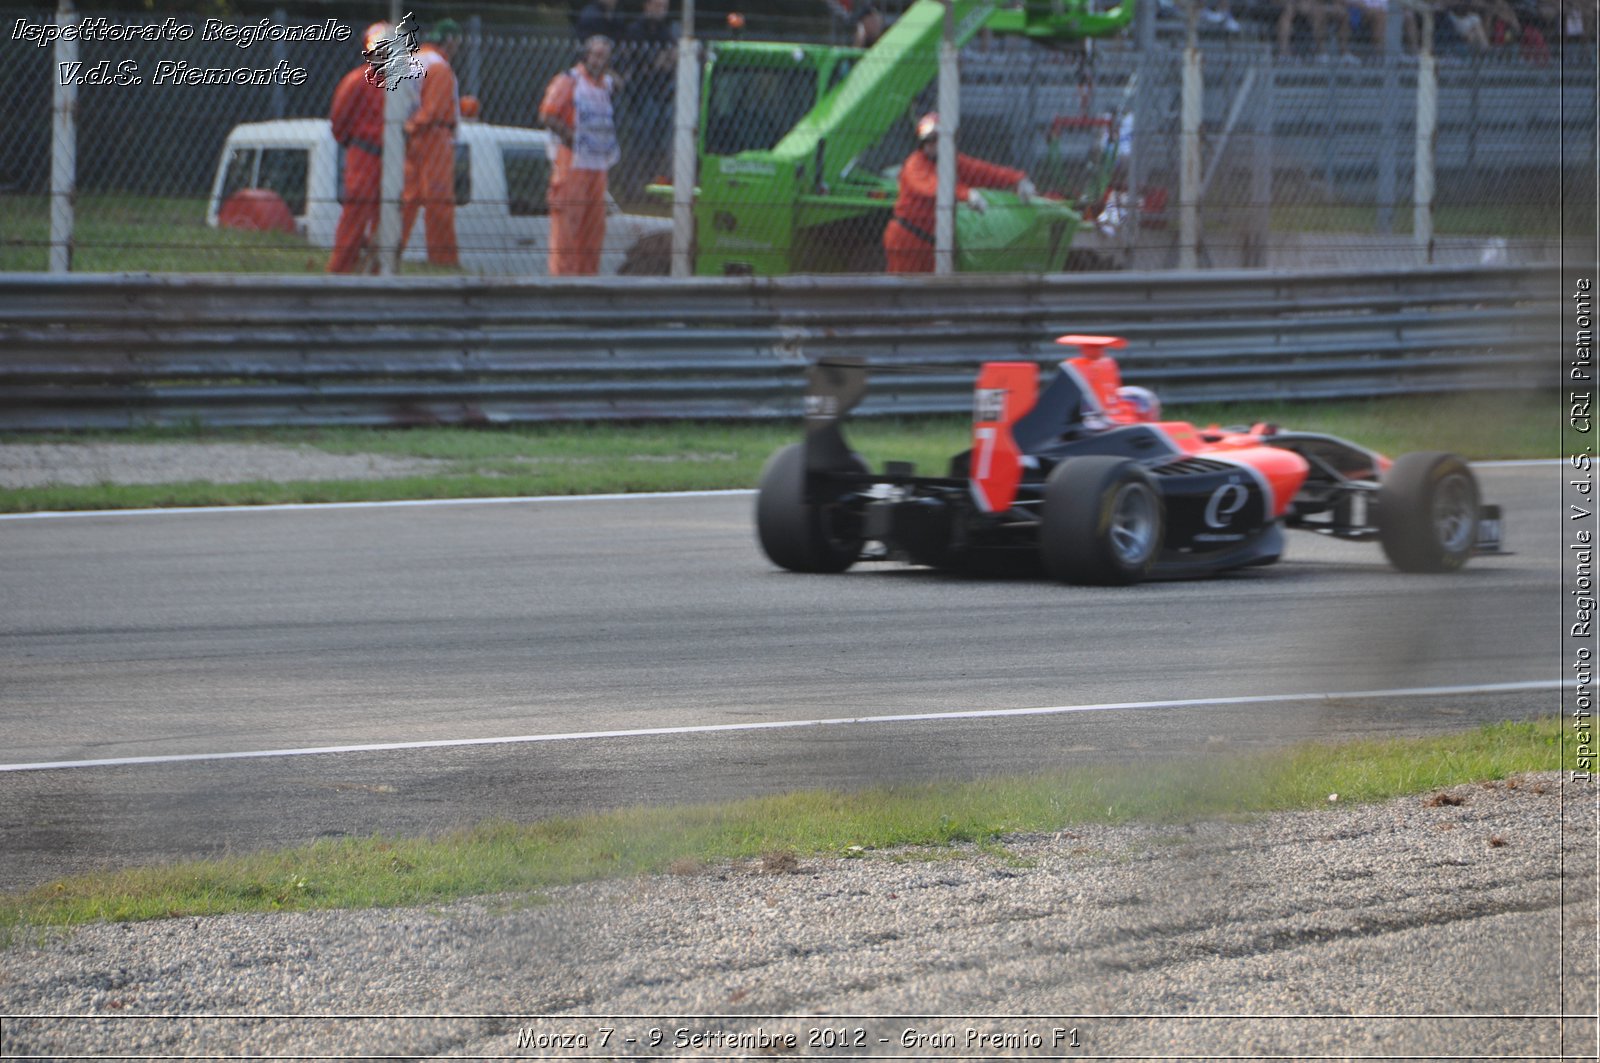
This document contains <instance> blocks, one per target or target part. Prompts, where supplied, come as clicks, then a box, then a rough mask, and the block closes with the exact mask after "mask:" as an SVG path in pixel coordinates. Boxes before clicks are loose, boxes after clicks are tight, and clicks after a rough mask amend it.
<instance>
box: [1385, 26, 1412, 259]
mask: <svg viewBox="0 0 1600 1063" xmlns="http://www.w3.org/2000/svg"><path fill="white" fill-rule="evenodd" d="M1406 11H1407V9H1406V8H1404V7H1399V6H1397V7H1396V8H1395V10H1393V11H1391V12H1390V15H1389V20H1388V22H1387V23H1386V24H1385V26H1384V34H1383V99H1384V103H1385V106H1384V108H1383V116H1382V118H1381V119H1380V123H1379V134H1378V135H1379V147H1378V232H1380V233H1383V234H1384V235H1388V234H1389V233H1392V232H1394V208H1395V200H1396V199H1397V198H1398V196H1399V192H1398V191H1397V187H1396V186H1397V184H1398V180H1397V177H1396V171H1397V170H1398V169H1399V165H1400V163H1399V159H1398V158H1397V156H1398V155H1399V152H1400V146H1399V144H1398V143H1397V141H1398V139H1399V138H1398V137H1397V136H1396V135H1395V134H1396V118H1397V117H1398V116H1397V114H1396V112H1395V109H1394V108H1393V107H1390V106H1387V104H1388V101H1390V100H1395V99H1399V98H1400V30H1401V20H1402V18H1403V17H1404V15H1405V14H1406Z"/></svg>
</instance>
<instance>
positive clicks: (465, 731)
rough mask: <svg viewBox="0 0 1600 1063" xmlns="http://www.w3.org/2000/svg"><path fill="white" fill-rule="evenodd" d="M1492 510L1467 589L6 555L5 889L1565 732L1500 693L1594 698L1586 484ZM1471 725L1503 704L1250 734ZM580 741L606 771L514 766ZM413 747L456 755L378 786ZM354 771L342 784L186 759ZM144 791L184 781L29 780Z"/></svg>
mask: <svg viewBox="0 0 1600 1063" xmlns="http://www.w3.org/2000/svg"><path fill="white" fill-rule="evenodd" d="M1480 479H1481V481H1482V483H1483V486H1484V495H1485V500H1486V501H1493V502H1499V503H1500V504H1501V505H1502V506H1503V507H1504V508H1505V512H1506V522H1507V545H1508V547H1509V549H1510V550H1512V551H1513V553H1510V554H1508V555H1504V556H1494V557H1484V558H1479V559H1475V560H1474V562H1473V564H1472V565H1470V566H1469V567H1468V568H1467V570H1465V571H1464V572H1462V573H1459V574H1455V575H1451V576H1444V577H1437V576H1432V577H1430V576H1411V575H1404V574H1400V573H1397V572H1395V571H1393V570H1392V569H1390V568H1389V567H1388V565H1387V564H1386V563H1385V561H1384V560H1383V558H1382V556H1381V553H1380V552H1379V550H1378V549H1377V547H1376V546H1375V545H1367V544H1351V543H1340V542H1335V541H1331V540H1325V539H1320V538H1317V537H1314V536H1310V535H1304V534H1293V535H1291V536H1290V541H1289V547H1288V551H1287V554H1286V557H1285V559H1284V561H1283V562H1282V563H1281V564H1279V565H1277V566H1275V567H1272V568H1267V569H1258V570H1251V571H1247V572H1241V573H1237V574H1233V575H1229V576H1226V577H1223V578H1219V579H1213V580H1205V581H1198V582H1187V583H1152V584H1146V585H1142V586H1138V587H1133V588H1124V589H1089V588H1077V587H1065V586H1059V585H1055V584H1053V583H1050V582H1048V581H1045V580H1043V579H972V578H958V577H949V576H943V575H940V574H936V573H933V572H930V571H927V570H921V569H914V568H909V567H905V566H899V565H872V566H861V567H858V568H857V569H856V570H854V571H852V572H850V573H846V574H844V575H841V576H801V575H794V574H790V573H785V572H782V571H779V570H777V569H775V568H774V567H772V566H771V565H770V564H769V563H768V562H767V561H766V560H765V558H764V557H762V556H761V554H760V552H759V550H758V549H757V548H756V546H755V543H754V537H753V534H752V527H751V510H752V506H753V499H752V497H751V496H749V495H742V494H736V495H717V496H709V497H685V498H645V499H620V500H585V501H530V502H522V503H508V504H498V505H476V506H474V505H455V506H409V507H406V506H402V507H373V508H333V507H329V508H322V509H286V510H277V511H268V512H238V511H229V512H190V513H171V514H146V515H83V516H71V517H63V518H60V519H41V520H6V521H0V558H3V559H4V560H3V562H0V602H4V603H5V607H4V609H0V733H3V734H4V735H5V742H4V749H3V750H0V764H4V765H6V766H7V768H6V770H3V771H0V888H16V887H21V886H26V885H30V884H35V883H38V882H42V881H46V880H48V879H50V878H53V877H57V876H59V875H61V874H65V873H69V872H72V871H78V870H84V869H88V868H93V867H100V866H124V865H129V864H142V863H150V862H157V861H162V860H168V859H172V858H179V857H187V856H205V855H216V854H220V853H224V852H228V851H241V850H250V849H256V848H261V847H271V846H279V845H289V844H296V843H300V842H305V841H309V840H312V839H315V838H319V837H339V836H360V835H367V834H371V833H373V832H396V833H413V832H419V831H433V830H442V829H446V828H450V827H455V826H460V825H464V824H468V823H472V822H476V821H479V820H481V819H484V818H489V817H504V818H513V819H519V820H528V819H535V818H539V817H544V816H550V815H557V814H569V813H580V812H586V811H592V810H595V809H598V808H604V807H612V806H619V805H629V804H635V803H640V802H648V803H662V802H681V801H701V800H717V799H724V798H731V797H737V796H745V795H750V794H756V793H768V792H777V791H785V790H793V789H797V788H808V787H832V786H841V787H859V786H867V785H871V784H876V783H886V782H896V781H904V780H912V779H927V778H968V777H974V776H978V775H983V774H990V773H996V772H1017V771H1028V770H1034V769H1045V768H1055V767H1061V766H1067V765H1072V764H1076V763H1083V762H1086V761H1091V760H1116V761H1123V762H1126V763H1127V764H1128V765H1129V769H1130V770H1135V771H1138V770H1166V769H1168V768H1170V767H1172V766H1174V765H1175V764H1176V765H1180V766H1181V762H1182V761H1183V759H1184V758H1190V757H1203V756H1209V755H1213V754H1216V753H1219V752H1225V751H1234V750H1240V749H1248V748H1255V747H1259V746H1264V745H1279V744H1287V743H1291V742H1295V741H1300V740H1304V739H1308V738H1317V739H1341V738H1350V737H1357V736H1373V735H1395V734H1416V733H1426V732H1429V731H1438V730H1443V729H1458V728H1462V727H1465V726H1469V725H1471V724H1474V723H1477V722H1481V721H1488V720H1497V719H1507V718H1525V717H1530V716H1536V715H1553V714H1555V713H1557V712H1558V711H1559V708H1560V699H1559V694H1558V692H1557V691H1556V690H1555V689H1553V688H1550V687H1548V686H1547V687H1545V688H1543V689H1503V686H1504V685H1506V684H1519V683H1534V684H1536V683H1545V684H1549V683H1551V682H1553V681H1555V680H1558V679H1560V678H1561V665H1562V662H1561V660H1560V658H1559V649H1560V625H1561V620H1562V617H1563V615H1564V614H1563V611H1562V601H1561V598H1562V593H1561V586H1560V572H1561V568H1560V566H1561V545H1560V543H1561V532H1562V528H1561V523H1562V514H1561V511H1560V507H1559V490H1560V486H1561V470H1560V469H1559V468H1557V467H1555V466H1552V465H1540V466H1520V467H1498V468H1486V469H1482V470H1480ZM1462 687H1502V689H1499V690H1490V691H1488V692H1484V693H1442V694H1441V693H1434V694H1425V695H1424V694H1419V695H1404V696H1400V695H1392V694H1388V695H1383V696H1373V697H1343V698H1308V699H1305V700H1284V701H1232V700H1229V699H1248V698H1261V697H1268V696H1282V695H1319V694H1326V693H1340V692H1362V691H1393V690H1426V689H1430V688H1462ZM1152 702H1158V703H1184V704H1149V703H1152ZM1197 702H1201V703H1197ZM1118 705H1121V706H1131V707H1120V708H1116V707H1112V708H1105V707H1101V708H1093V709H1089V710H1085V711H1069V712H1052V713H1043V714H1020V715H990V716H975V717H967V718H924V719H916V720H891V721H878V722H865V723H856V724H850V725H842V724H841V725H829V726H797V727H791V728H779V729H724V730H717V729H707V728H718V727H725V726H727V725H750V724H763V723H781V722H797V721H806V720H819V719H840V718H861V717H885V716H902V715H927V714H933V715H934V716H935V717H937V716H938V714H951V713H964V712H974V711H984V710H1010V709H1028V708H1042V707H1075V706H1118ZM696 728H699V729H698V730H696ZM641 730H643V731H650V732H655V733H644V734H638V733H634V734H616V732H637V731H641ZM574 734H584V735H592V736H593V737H582V738H566V739H562V740H556V741H518V742H502V741H484V740H494V739H503V738H547V737H548V736H566V735H574ZM474 742H476V743H478V744H462V743H474ZM407 743H442V744H439V745H433V746H420V747H415V748H402V749H371V748H367V747H371V746H374V745H386V744H407ZM328 747H339V748H343V749H345V750H346V751H342V752H328V753H318V754H314V755H305V756H261V757H250V758H246V759H200V760H188V761H184V760H177V761H174V760H170V759H164V758H173V757H183V756H189V755H195V754H204V755H220V754H238V753H250V752H259V751H273V750H295V749H309V748H328ZM122 758H154V759H153V761H152V762H146V763H124V764H109V765H105V764H102V765H95V764H85V765H82V766H75V767H59V768H52V769H46V770H15V769H17V768H19V767H21V768H27V767H28V766H30V765H38V764H45V763H58V762H69V763H79V762H94V761H107V760H117V759H122Z"/></svg>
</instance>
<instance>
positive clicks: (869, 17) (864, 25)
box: [851, 0, 886, 48]
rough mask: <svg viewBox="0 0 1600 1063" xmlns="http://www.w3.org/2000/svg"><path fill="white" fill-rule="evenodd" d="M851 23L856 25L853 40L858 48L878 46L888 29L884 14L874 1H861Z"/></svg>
mask: <svg viewBox="0 0 1600 1063" xmlns="http://www.w3.org/2000/svg"><path fill="white" fill-rule="evenodd" d="M851 21H852V22H854V23H855V31H854V34H853V36H852V40H853V41H854V43H855V46H856V47H857V48H871V47H872V46H873V45H874V44H877V43H878V38H879V37H882V36H883V31H884V29H885V28H886V27H885V24H884V21H883V12H882V11H879V10H878V8H877V7H876V5H874V4H873V3H872V0H859V2H858V3H857V5H856V8H855V10H854V13H853V14H852V16H851Z"/></svg>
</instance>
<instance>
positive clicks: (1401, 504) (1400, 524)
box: [1378, 451, 1478, 572]
mask: <svg viewBox="0 0 1600 1063" xmlns="http://www.w3.org/2000/svg"><path fill="white" fill-rule="evenodd" d="M1477 535H1478V481H1477V478H1476V477H1474V476H1473V475H1472V470H1471V469H1469V468H1468V467H1467V463H1466V462H1465V461H1463V460H1461V459H1460V458H1458V457H1456V456H1455V455H1454V454H1444V453H1441V452H1439V451H1418V452H1417V453H1415V454H1402V455H1401V456H1400V457H1399V458H1398V459H1396V460H1395V463H1394V464H1393V465H1391V466H1390V467H1389V471H1388V472H1386V473H1384V475H1383V479H1382V481H1381V482H1380V483H1379V485H1378V538H1379V540H1380V541H1381V542H1382V543H1383V552H1384V554H1385V556H1387V557H1388V558H1389V562H1390V564H1392V565H1394V567H1395V568H1397V569H1399V570H1400V571H1402V572H1454V571H1455V570H1456V569H1458V568H1460V567H1461V566H1462V565H1465V564H1466V563H1467V558H1469V557H1471V556H1472V547H1473V543H1474V542H1476V540H1477Z"/></svg>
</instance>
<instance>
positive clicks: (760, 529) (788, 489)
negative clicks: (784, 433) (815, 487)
mask: <svg viewBox="0 0 1600 1063" xmlns="http://www.w3.org/2000/svg"><path fill="white" fill-rule="evenodd" d="M862 471H863V472H864V471H866V469H865V466H863V467H862ZM840 494H841V496H842V495H843V494H844V492H841V493H840ZM860 529H861V518H860V516H859V514H857V513H855V512H853V511H851V509H850V508H849V507H848V506H846V505H844V504H843V500H842V497H841V498H840V500H838V501H824V502H821V503H820V504H817V503H813V502H808V501H807V500H806V452H805V447H804V446H803V445H802V444H799V443H793V444H790V445H789V446H787V447H784V448H783V449H782V450H780V451H778V452H777V453H775V454H773V455H772V457H770V458H768V459H767V464H766V467H765V468H763V469H762V470H761V486H760V489H759V490H758V491H757V493H756V535H757V537H758V538H759V539H760V540H761V549H762V550H764V551H766V555H767V556H768V557H769V558H771V559H772V561H773V562H774V563H775V564H778V565H781V566H782V567H784V568H786V569H789V570H790V571H791V572H843V571H844V570H845V569H847V568H849V567H850V566H851V565H853V564H855V562H856V559H857V558H858V557H860V556H861V543H862V539H861V530H860Z"/></svg>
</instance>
